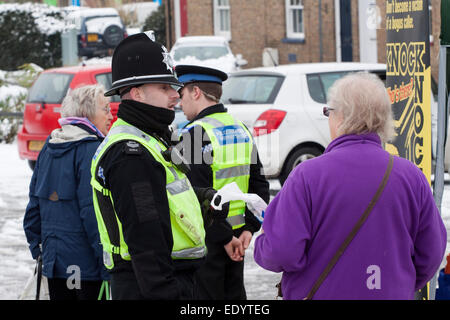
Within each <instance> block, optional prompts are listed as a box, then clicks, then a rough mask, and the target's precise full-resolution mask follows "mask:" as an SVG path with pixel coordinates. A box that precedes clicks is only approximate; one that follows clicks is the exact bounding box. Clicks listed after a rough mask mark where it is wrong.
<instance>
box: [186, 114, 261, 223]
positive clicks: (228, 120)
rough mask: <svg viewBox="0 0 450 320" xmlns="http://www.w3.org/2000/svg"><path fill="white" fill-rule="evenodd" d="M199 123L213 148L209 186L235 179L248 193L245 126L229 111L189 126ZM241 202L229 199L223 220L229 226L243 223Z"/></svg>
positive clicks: (248, 143)
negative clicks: (225, 220) (211, 179)
mask: <svg viewBox="0 0 450 320" xmlns="http://www.w3.org/2000/svg"><path fill="white" fill-rule="evenodd" d="M196 125H200V126H202V128H203V129H204V130H205V132H206V133H207V135H208V136H209V138H210V140H211V146H212V149H213V164H212V165H211V169H212V171H213V188H215V189H220V188H222V187H224V186H225V185H227V184H229V183H232V182H236V184H237V185H238V187H239V189H241V191H242V192H244V193H247V192H248V184H249V178H250V164H251V153H252V148H253V143H254V141H253V137H252V136H251V133H250V132H249V131H248V130H247V129H246V128H245V126H244V125H243V124H242V123H241V122H240V121H239V120H237V119H235V118H234V117H233V116H231V115H230V114H228V113H226V112H223V113H215V114H211V115H208V116H206V117H204V118H201V119H198V120H196V121H194V122H193V123H192V124H191V125H190V127H194V126H196ZM245 207H246V206H245V203H244V202H243V201H231V202H230V211H229V213H228V217H227V221H228V223H229V224H230V225H231V226H232V227H233V229H237V228H240V227H242V226H244V225H245V216H244V214H245Z"/></svg>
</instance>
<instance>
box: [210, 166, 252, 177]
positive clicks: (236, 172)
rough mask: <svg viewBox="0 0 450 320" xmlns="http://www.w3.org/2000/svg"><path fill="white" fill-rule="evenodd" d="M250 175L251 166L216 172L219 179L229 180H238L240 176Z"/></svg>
mask: <svg viewBox="0 0 450 320" xmlns="http://www.w3.org/2000/svg"><path fill="white" fill-rule="evenodd" d="M249 174H250V165H243V166H238V167H230V168H225V169H220V170H219V171H216V178H217V179H228V178H236V177H240V176H247V175H249Z"/></svg>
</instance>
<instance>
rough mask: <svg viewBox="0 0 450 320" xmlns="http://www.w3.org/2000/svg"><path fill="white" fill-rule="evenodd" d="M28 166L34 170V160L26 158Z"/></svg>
mask: <svg viewBox="0 0 450 320" xmlns="http://www.w3.org/2000/svg"><path fill="white" fill-rule="evenodd" d="M28 166H29V167H30V169H31V170H33V171H34V168H35V167H36V160H28Z"/></svg>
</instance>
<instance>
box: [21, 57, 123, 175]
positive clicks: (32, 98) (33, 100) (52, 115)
mask: <svg viewBox="0 0 450 320" xmlns="http://www.w3.org/2000/svg"><path fill="white" fill-rule="evenodd" d="M95 83H100V84H103V86H104V87H105V88H106V89H109V88H111V66H109V65H87V66H75V67H63V68H55V69H49V70H45V71H43V72H42V73H41V74H40V75H39V77H38V78H37V79H36V81H35V82H34V84H33V86H32V87H31V88H30V90H29V92H28V98H27V102H26V105H25V111H24V114H23V125H22V126H21V127H20V129H19V132H18V134H17V141H18V143H17V145H18V147H19V156H20V158H21V159H26V160H28V163H29V165H30V167H31V169H34V166H35V164H36V159H37V156H38V154H39V151H41V149H42V147H43V145H44V143H45V140H46V139H47V137H48V135H49V134H50V133H51V132H52V130H53V129H55V128H58V127H59V124H58V119H59V118H60V117H61V114H60V108H61V102H62V100H63V99H64V97H65V96H66V94H67V92H68V90H69V89H75V88H77V87H79V86H81V85H87V84H95ZM119 100H120V99H119V97H118V96H113V97H112V99H111V113H112V115H113V116H114V120H113V121H115V120H116V119H117V116H116V114H117V109H118V107H119Z"/></svg>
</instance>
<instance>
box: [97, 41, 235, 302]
mask: <svg viewBox="0 0 450 320" xmlns="http://www.w3.org/2000/svg"><path fill="white" fill-rule="evenodd" d="M112 81H113V83H112V87H111V88H110V89H109V90H108V91H107V92H106V93H105V95H107V96H111V95H120V97H121V103H120V106H119V111H118V113H117V121H116V122H115V123H114V124H113V126H112V127H111V129H110V131H109V133H108V135H107V136H106V138H105V140H104V142H103V143H102V144H101V145H100V146H99V148H98V150H97V152H96V154H95V156H94V158H93V162H92V168H91V174H92V178H93V179H92V180H91V184H92V186H93V192H94V193H93V200H94V207H95V211H96V217H97V222H98V227H99V231H100V238H101V242H102V245H103V257H104V264H105V266H106V267H107V268H108V269H109V271H110V273H111V296H112V299H192V298H193V296H192V292H193V275H194V271H195V270H196V269H197V268H198V267H199V265H200V264H201V263H202V261H203V260H204V258H205V256H206V253H207V249H206V246H205V230H204V226H203V218H202V212H201V207H200V203H199V200H198V198H197V195H196V193H195V191H194V189H193V188H192V186H191V184H190V183H189V180H188V179H187V178H186V175H185V172H187V168H186V166H182V164H183V163H182V161H181V162H180V161H173V159H172V156H171V155H172V154H175V153H174V152H172V145H171V132H170V130H169V125H170V124H171V123H172V121H173V119H174V116H175V114H174V107H175V105H176V104H177V103H178V100H179V94H178V92H177V90H176V89H175V88H177V87H178V88H179V87H182V84H181V83H180V82H179V81H178V80H177V78H176V76H175V75H174V73H173V66H172V61H171V58H170V56H169V53H168V52H167V50H166V48H164V46H162V45H161V44H159V43H157V42H155V41H154V38H153V37H152V34H150V33H139V34H135V35H132V36H129V37H127V38H126V39H124V40H123V41H122V42H121V43H120V44H119V45H118V46H117V48H116V49H115V51H114V55H113V59H112ZM199 190H200V191H199ZM196 192H197V194H198V195H199V197H200V198H201V200H202V201H203V200H204V199H203V198H207V199H210V198H211V196H212V195H213V194H214V190H212V189H200V188H199V189H197V190H196ZM215 214H216V215H219V216H220V212H215ZM225 215H226V214H225Z"/></svg>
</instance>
